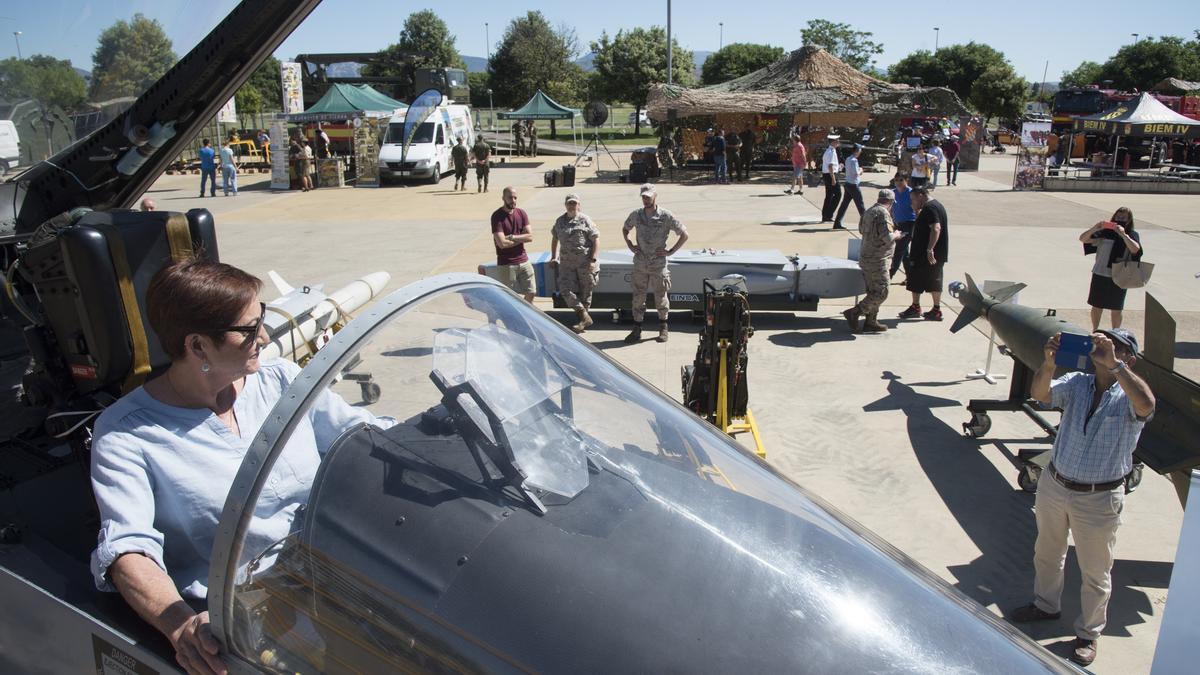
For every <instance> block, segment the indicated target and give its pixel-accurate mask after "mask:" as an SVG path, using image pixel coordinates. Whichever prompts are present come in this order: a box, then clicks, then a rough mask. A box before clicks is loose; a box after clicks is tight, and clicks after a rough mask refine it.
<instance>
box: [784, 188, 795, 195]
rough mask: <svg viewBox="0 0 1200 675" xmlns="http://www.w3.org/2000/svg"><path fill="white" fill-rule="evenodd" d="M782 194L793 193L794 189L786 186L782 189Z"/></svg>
mask: <svg viewBox="0 0 1200 675" xmlns="http://www.w3.org/2000/svg"><path fill="white" fill-rule="evenodd" d="M783 194H785V195H790V194H795V191H794V190H792V189H791V188H788V189H786V190H784V191H783Z"/></svg>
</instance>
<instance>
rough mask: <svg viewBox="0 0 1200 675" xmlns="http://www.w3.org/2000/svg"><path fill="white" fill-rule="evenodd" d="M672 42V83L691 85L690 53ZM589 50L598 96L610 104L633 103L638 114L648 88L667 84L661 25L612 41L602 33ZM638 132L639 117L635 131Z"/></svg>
mask: <svg viewBox="0 0 1200 675" xmlns="http://www.w3.org/2000/svg"><path fill="white" fill-rule="evenodd" d="M671 42H672V44H671V49H672V56H671V70H672V71H673V73H672V74H673V78H672V79H673V81H674V83H675V84H680V85H687V84H691V83H692V81H693V79H694V78H693V75H692V72H693V71H694V70H695V66H694V65H693V62H692V53H691V52H689V51H687V50H685V49H683V48H681V47H680V46H679V43H678V42H676V41H675V40H674V39H672V41H671ZM592 51H593V52H594V53H595V54H596V58H595V60H594V61H593V62H592V65H593V66H594V67H595V69H596V72H597V73H599V75H600V77H599V78H598V80H597V82H598V83H599V84H600V87H601V92H600V94H601V95H602V96H605V97H607V98H608V99H609V100H612V101H624V102H626V103H632V104H633V105H634V106H635V107H636V108H637V112H638V113H641V111H642V108H644V107H645V106H646V97H647V96H648V95H649V93H650V85H652V84H655V83H657V82H666V81H667V33H666V31H665V30H663V28H662V27H661V26H651V27H650V28H634V29H633V30H631V31H628V32H626V31H618V32H617V35H616V37H614V38H612V39H609V37H608V33H601V35H600V41H599V42H593V43H592ZM641 130H642V129H641V115H640V114H639V115H638V122H637V124H636V125H635V128H634V131H635V133H641Z"/></svg>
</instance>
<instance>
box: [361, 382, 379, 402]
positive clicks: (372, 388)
mask: <svg viewBox="0 0 1200 675" xmlns="http://www.w3.org/2000/svg"><path fill="white" fill-rule="evenodd" d="M359 389H361V390H362V399H363V401H364V402H366V403H367V404H368V405H370V404H372V403H378V402H379V396H380V395H381V394H382V393H383V390H382V389H380V388H379V385H378V384H375V383H374V382H360V383H359Z"/></svg>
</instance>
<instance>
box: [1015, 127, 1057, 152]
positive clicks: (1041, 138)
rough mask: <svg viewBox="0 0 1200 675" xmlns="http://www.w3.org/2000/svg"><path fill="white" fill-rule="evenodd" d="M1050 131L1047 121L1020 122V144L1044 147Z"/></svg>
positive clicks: (1029, 146) (1030, 146)
mask: <svg viewBox="0 0 1200 675" xmlns="http://www.w3.org/2000/svg"><path fill="white" fill-rule="evenodd" d="M1050 133H1051V132H1050V123H1049V122H1025V123H1023V124H1021V145H1022V146H1024V147H1026V148H1044V147H1046V143H1047V140H1048V139H1049V138H1050Z"/></svg>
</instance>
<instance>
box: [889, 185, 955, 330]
mask: <svg viewBox="0 0 1200 675" xmlns="http://www.w3.org/2000/svg"><path fill="white" fill-rule="evenodd" d="M912 205H913V210H914V211H916V212H917V221H916V223H915V224H914V225H913V232H912V239H911V242H912V243H910V244H909V247H908V256H909V265H910V269H909V272H908V277H907V279H906V280H905V283H904V287H905V288H907V289H908V290H909V291H910V292H911V293H912V306H910V307H909V308H908V309H906V310H904V311H903V312H901V313H900V318H902V319H915V318H917V317H918V316H920V317H924V318H925V319H926V320H927V321H941V320H942V268H943V267H945V266H946V259H947V258H948V257H949V255H948V254H949V252H950V218H949V217H948V216H947V215H946V207H944V206H942V204H941V202H939V201H938V200H936V199H930V198H929V191H928V190H927V189H925V188H923V187H918V188H913V190H912ZM922 293H930V294H932V295H933V307H932V308H931V309H930V310H929V311H928V312H925V313H924V314H922V313H921V294H922Z"/></svg>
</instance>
